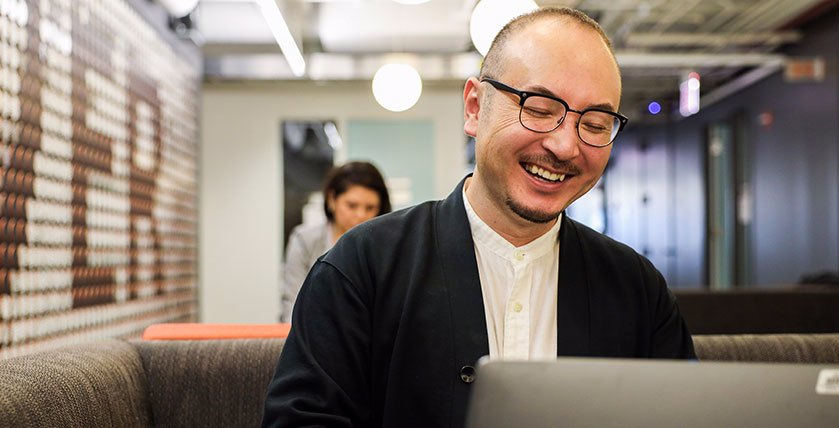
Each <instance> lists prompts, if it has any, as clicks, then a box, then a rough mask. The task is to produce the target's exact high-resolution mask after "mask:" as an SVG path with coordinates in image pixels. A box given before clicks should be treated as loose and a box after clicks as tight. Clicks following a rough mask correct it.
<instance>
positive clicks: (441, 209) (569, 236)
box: [433, 179, 591, 364]
mask: <svg viewBox="0 0 839 428" xmlns="http://www.w3.org/2000/svg"><path fill="white" fill-rule="evenodd" d="M464 182H465V179H464V180H461V182H460V184H458V186H457V187H456V188H455V190H454V191H453V192H452V193H451V194H450V195H449V196H448V198H446V199H445V200H443V201H442V202H441V203H440V204H438V205H437V207H436V210H435V211H434V220H433V222H434V228H435V233H436V239H437V246H438V248H439V250H440V251H439V254H440V264H441V265H442V267H443V269H442V271H443V275H444V277H445V281H446V286H447V287H446V288H447V290H448V293H449V304H450V306H451V310H452V322H451V326H452V329H453V332H452V335H453V337H454V340H455V344H454V347H455V358H456V360H458V361H461V362H463V363H464V364H473V363H474V362H476V361H477V360H478V359H479V358H480V357H482V356H484V355H488V354H489V340H488V338H487V330H486V314H485V312H484V301H483V293H482V291H481V283H480V278H479V277H478V263H477V261H476V259H475V246H474V243H473V241H472V233H471V229H470V227H469V220H468V219H467V217H466V209H465V208H464V206H463V184H464ZM559 251H560V256H559V278H558V279H557V281H558V285H557V287H558V289H557V317H556V321H557V355H563V356H565V355H568V356H571V355H573V356H590V355H591V337H590V332H591V318H590V316H591V314H590V307H589V295H588V277H587V275H586V271H585V264H584V260H583V256H582V247H581V244H580V240H579V235H578V234H577V229H576V227H575V225H574V221H573V220H571V219H569V218H568V215H567V214H563V216H562V226H561V227H560V231H559Z"/></svg>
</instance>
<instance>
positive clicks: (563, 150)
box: [542, 112, 582, 160]
mask: <svg viewBox="0 0 839 428" xmlns="http://www.w3.org/2000/svg"><path fill="white" fill-rule="evenodd" d="M574 115H575V113H571V112H569V113H568V115H567V116H565V120H563V121H562V123H561V124H560V125H559V127H558V128H556V129H555V130H553V132H549V133H547V134H545V138H544V140H542V147H544V148H545V149H546V150H548V151H549V152H551V153H553V154H554V156H556V157H557V159H560V160H569V159H574V158H575V157H577V156H579V155H580V144H582V141H580V137H579V135H577V119H578V117H576V116H574Z"/></svg>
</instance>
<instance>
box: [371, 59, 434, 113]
mask: <svg viewBox="0 0 839 428" xmlns="http://www.w3.org/2000/svg"><path fill="white" fill-rule="evenodd" d="M420 95H422V78H420V75H419V73H417V70H416V69H414V67H411V66H410V65H408V64H405V63H389V64H385V65H383V66H381V68H379V70H378V71H376V74H375V75H374V76H373V97H375V98H376V102H378V103H379V105H380V106H382V107H384V108H385V109H387V110H390V111H393V112H400V111H405V110H408V109H409V108H411V107H413V106H414V104H416V103H417V101H419V98H420Z"/></svg>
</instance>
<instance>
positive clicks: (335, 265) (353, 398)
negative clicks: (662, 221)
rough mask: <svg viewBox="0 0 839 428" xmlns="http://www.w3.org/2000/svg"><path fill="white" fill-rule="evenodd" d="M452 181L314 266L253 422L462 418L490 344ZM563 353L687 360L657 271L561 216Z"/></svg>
mask: <svg viewBox="0 0 839 428" xmlns="http://www.w3.org/2000/svg"><path fill="white" fill-rule="evenodd" d="M462 191H463V182H462V181H461V183H460V184H459V185H458V186H457V188H456V189H455V190H454V192H453V193H452V194H451V195H449V197H448V198H447V199H445V200H442V201H434V202H426V203H423V204H420V205H418V206H415V207H412V208H409V209H406V210H402V211H398V212H394V213H391V214H389V215H386V216H382V217H378V218H376V219H374V220H371V221H368V222H366V223H363V224H361V225H359V226H357V227H355V228H353V229H352V230H350V231H349V232H347V234H345V235H344V237H342V238H341V239H340V241H339V242H338V243H337V245H336V246H335V247H333V249H332V250H330V251H329V252H328V253H327V254H326V255H324V256H323V257H322V258H321V259H320V260H319V261H318V262H317V263H316V264H315V266H314V267H313V268H312V270H311V272H310V273H309V276H308V277H307V278H306V281H305V283H304V284H303V287H302V289H301V291H300V294H299V297H298V300H297V302H296V303H295V307H294V314H293V316H292V329H291V333H290V335H289V337H288V339H287V341H286V344H285V348H284V350H283V352H282V355H281V357H280V361H279V364H278V366H277V370H276V372H275V375H274V378H273V379H272V381H271V383H270V385H269V390H268V396H267V398H266V401H265V414H264V419H263V426H264V427H301V426H324V427H351V426H353V427H399V428H408V427H422V428H429V427H452V428H459V427H461V426H463V423H464V418H465V411H466V403H467V398H468V393H469V386H470V382H471V381H472V379H473V377H471V376H469V375H470V374H471V373H470V372H471V370H470V369H471V367H473V366H474V365H475V363H476V361H477V360H478V359H479V358H480V357H481V356H484V355H487V354H488V353H489V345H488V341H487V329H486V321H485V316H484V305H483V300H482V295H481V285H480V282H479V278H478V269H477V263H476V261H475V250H474V247H473V243H472V236H471V232H470V228H469V222H468V220H467V217H466V211H465V209H464V206H463V197H462ZM562 218H563V220H562V225H561V228H560V233H559V236H560V237H559V239H560V262H559V279H558V281H559V282H558V284H559V288H558V302H549V303H548V302H546V304H557V305H558V307H557V336H558V337H557V348H558V352H557V353H558V355H561V356H598V357H637V358H696V357H695V354H694V350H693V343H692V341H691V337H690V334H689V332H688V329H687V327H686V326H685V323H684V321H683V319H682V317H681V315H680V314H679V310H678V307H677V305H676V302H675V300H674V298H673V295H672V294H671V293H670V291H669V290H668V289H667V286H666V284H665V281H664V279H663V278H662V276H661V274H660V273H659V272H658V271H657V270H656V269H655V268H654V267H653V266H652V264H651V263H650V262H649V261H648V260H647V259H646V258H644V257H642V256H641V255H639V254H637V253H636V252H635V251H633V250H632V249H631V248H629V247H628V246H626V245H623V244H621V243H619V242H616V241H614V240H612V239H610V238H608V237H606V236H604V235H602V234H600V233H597V232H595V231H593V230H591V229H589V228H587V227H585V226H583V225H581V224H579V223H577V222H575V221H573V220H571V219H569V218H568V217H567V216H565V215H563V216H562Z"/></svg>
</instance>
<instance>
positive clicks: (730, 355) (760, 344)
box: [693, 333, 839, 364]
mask: <svg viewBox="0 0 839 428" xmlns="http://www.w3.org/2000/svg"><path fill="white" fill-rule="evenodd" d="M693 344H694V346H695V347H696V355H697V357H699V359H700V360H721V361H771V362H779V363H781V362H786V363H815V364H837V363H839V333H831V334H765V335H764V334H761V335H752V334H743V335H695V336H693Z"/></svg>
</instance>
